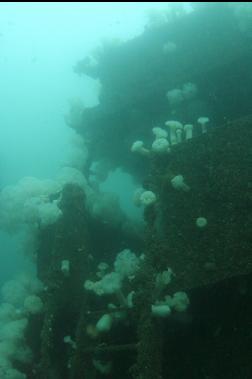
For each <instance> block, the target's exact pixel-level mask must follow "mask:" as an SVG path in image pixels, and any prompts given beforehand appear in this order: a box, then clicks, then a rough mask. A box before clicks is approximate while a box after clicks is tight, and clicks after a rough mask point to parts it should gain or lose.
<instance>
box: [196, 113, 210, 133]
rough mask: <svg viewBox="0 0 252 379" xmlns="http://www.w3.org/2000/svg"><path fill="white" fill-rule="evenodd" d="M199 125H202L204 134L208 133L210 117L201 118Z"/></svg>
mask: <svg viewBox="0 0 252 379" xmlns="http://www.w3.org/2000/svg"><path fill="white" fill-rule="evenodd" d="M198 123H199V124H200V125H201V131H202V133H203V134H205V133H207V124H208V123H209V118H208V117H199V118H198Z"/></svg>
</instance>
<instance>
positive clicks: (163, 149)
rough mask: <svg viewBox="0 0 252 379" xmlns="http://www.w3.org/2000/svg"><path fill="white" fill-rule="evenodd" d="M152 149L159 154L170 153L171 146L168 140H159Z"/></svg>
mask: <svg viewBox="0 0 252 379" xmlns="http://www.w3.org/2000/svg"><path fill="white" fill-rule="evenodd" d="M151 149H152V151H153V152H154V153H158V154H163V153H169V152H170V144H169V142H168V141H167V139H166V138H158V139H156V140H155V141H154V142H153V144H152V146H151Z"/></svg>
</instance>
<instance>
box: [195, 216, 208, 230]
mask: <svg viewBox="0 0 252 379" xmlns="http://www.w3.org/2000/svg"><path fill="white" fill-rule="evenodd" d="M196 226H197V227H198V228H200V229H203V228H205V227H206V226H207V219H206V218H205V217H198V218H197V220H196Z"/></svg>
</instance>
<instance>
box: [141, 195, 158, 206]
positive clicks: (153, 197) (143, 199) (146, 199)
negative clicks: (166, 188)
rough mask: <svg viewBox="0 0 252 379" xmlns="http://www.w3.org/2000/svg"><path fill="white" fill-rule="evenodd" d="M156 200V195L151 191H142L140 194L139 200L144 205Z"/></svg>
mask: <svg viewBox="0 0 252 379" xmlns="http://www.w3.org/2000/svg"><path fill="white" fill-rule="evenodd" d="M156 201H157V197H156V195H155V193H154V192H152V191H144V192H143V193H142V194H141V196H140V202H141V204H142V205H144V206H148V205H151V204H154V203H155V202H156Z"/></svg>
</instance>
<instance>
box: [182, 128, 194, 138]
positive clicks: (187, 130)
mask: <svg viewBox="0 0 252 379" xmlns="http://www.w3.org/2000/svg"><path fill="white" fill-rule="evenodd" d="M184 132H185V139H186V140H188V139H192V136H193V125H192V124H186V125H184Z"/></svg>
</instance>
